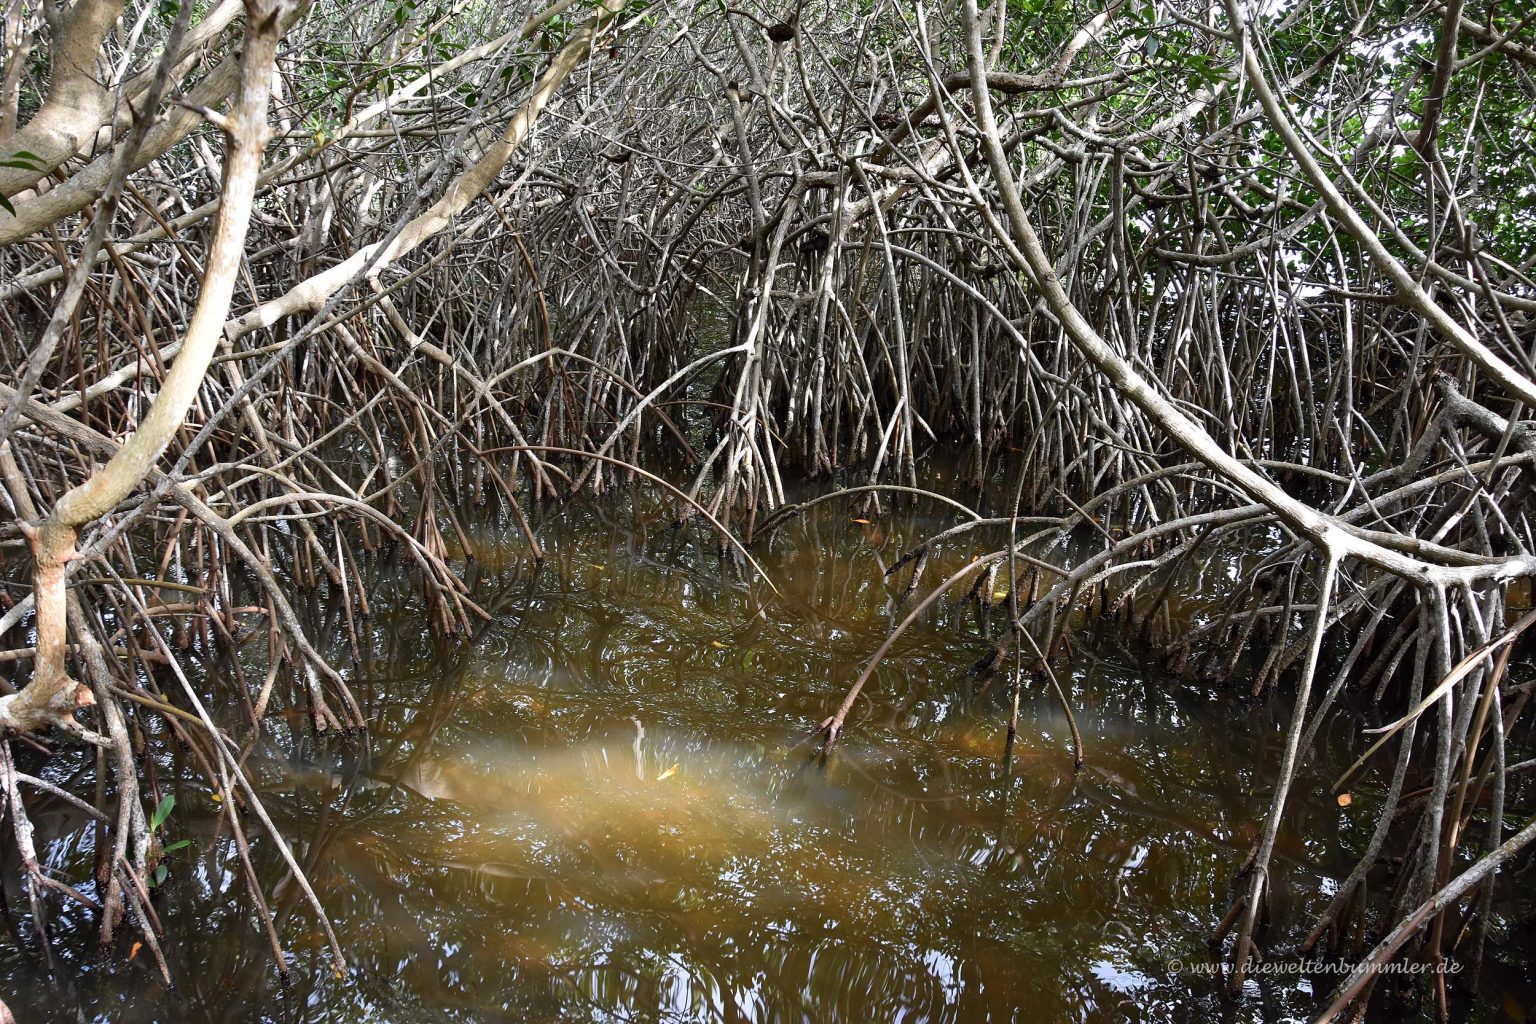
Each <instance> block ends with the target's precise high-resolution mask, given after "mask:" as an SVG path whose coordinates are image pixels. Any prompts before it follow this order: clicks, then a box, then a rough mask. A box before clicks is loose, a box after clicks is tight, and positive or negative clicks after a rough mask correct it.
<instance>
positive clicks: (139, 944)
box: [128, 942, 144, 960]
mask: <svg viewBox="0 0 1536 1024" xmlns="http://www.w3.org/2000/svg"><path fill="white" fill-rule="evenodd" d="M143 948H144V943H142V942H135V943H134V944H133V948H132V949H130V950H128V959H129V960H132V959H133V958H134V957H136V956H138V955H139V950H141V949H143Z"/></svg>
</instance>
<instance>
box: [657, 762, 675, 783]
mask: <svg viewBox="0 0 1536 1024" xmlns="http://www.w3.org/2000/svg"><path fill="white" fill-rule="evenodd" d="M679 767H680V766H679V765H673V766H672V767H671V768H668V769H667V770H666V771H664V772H662V773H661V774H660V775H658V776H656V781H657V782H665V781H666V780H668V779H670V778H671V777H672V776H674V775H676V774H677V769H678V768H679Z"/></svg>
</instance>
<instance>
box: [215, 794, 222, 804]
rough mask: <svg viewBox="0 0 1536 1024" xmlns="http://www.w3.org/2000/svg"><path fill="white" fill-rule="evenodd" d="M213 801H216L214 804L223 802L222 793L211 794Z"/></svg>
mask: <svg viewBox="0 0 1536 1024" xmlns="http://www.w3.org/2000/svg"><path fill="white" fill-rule="evenodd" d="M213 802H214V803H216V804H218V803H223V802H224V794H223V793H215V794H213Z"/></svg>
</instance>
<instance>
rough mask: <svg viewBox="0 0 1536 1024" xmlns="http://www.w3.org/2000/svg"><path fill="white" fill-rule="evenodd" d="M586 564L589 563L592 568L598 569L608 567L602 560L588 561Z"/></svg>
mask: <svg viewBox="0 0 1536 1024" xmlns="http://www.w3.org/2000/svg"><path fill="white" fill-rule="evenodd" d="M587 564H588V565H590V566H591V567H592V568H594V569H597V570H599V571H601V570H603V569H606V568H608V567H607V566H606V565H604V564H603V563H602V562H588V563H587Z"/></svg>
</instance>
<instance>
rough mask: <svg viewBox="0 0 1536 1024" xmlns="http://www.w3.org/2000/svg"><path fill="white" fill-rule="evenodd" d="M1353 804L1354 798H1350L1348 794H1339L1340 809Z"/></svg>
mask: <svg viewBox="0 0 1536 1024" xmlns="http://www.w3.org/2000/svg"><path fill="white" fill-rule="evenodd" d="M1354 802H1355V798H1354V797H1352V796H1350V795H1349V794H1348V793H1340V794H1339V806H1340V807H1348V806H1349V805H1350V804H1352V803H1354Z"/></svg>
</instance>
